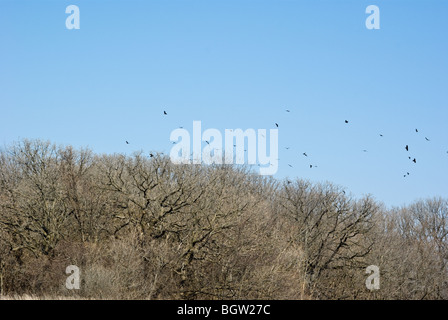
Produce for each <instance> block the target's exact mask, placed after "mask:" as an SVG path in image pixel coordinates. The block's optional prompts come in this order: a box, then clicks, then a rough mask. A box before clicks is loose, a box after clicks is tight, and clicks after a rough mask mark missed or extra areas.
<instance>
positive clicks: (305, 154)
mask: <svg viewBox="0 0 448 320" xmlns="http://www.w3.org/2000/svg"><path fill="white" fill-rule="evenodd" d="M286 112H288V113H289V112H291V110H289V109H286ZM163 115H164V116H167V115H168V113H167V112H166V111H165V110H164V111H163ZM344 123H345V124H348V123H349V121H348V120H344ZM274 124H275V127H276V128H278V127H279V124H278V123H277V122H275V123H274ZM179 128H183V127H179ZM415 132H416V133H418V132H419V131H418V129H417V128H416V129H415ZM379 136H380V137H383V134H381V133H380V134H379ZM425 140H426V141H431V140H430V139H429V138H428V137H425ZM205 142H206V143H207V144H210V142H209V141H205ZM172 143H173V144H175V143H176V142H172ZM126 144H130V143H129V141H127V140H126ZM233 146H234V147H236V145H233ZM404 148H405V150H406V151H407V152H409V145H406V146H405V147H404ZM285 149H286V150H289V149H290V147H285ZM244 151H247V150H244ZM362 151H363V152H368V150H365V149H364V150H362ZM446 153H447V154H448V151H446ZM161 154H163V153H161ZM302 155H303V156H304V157H308V154H307V153H306V152H303V153H302ZM149 156H150V157H151V158H153V157H154V154H153V153H150V154H149ZM277 160H279V159H277ZM408 160H411V161H412V162H413V163H414V164H415V163H417V159H416V158H415V157H411V156H408ZM288 166H289V167H291V168H293V166H292V165H291V164H288ZM317 167H318V166H317V165H315V164H310V165H309V168H310V169H312V168H317ZM409 175H410V173H409V172H406V173H405V174H404V175H403V177H407V176H409Z"/></svg>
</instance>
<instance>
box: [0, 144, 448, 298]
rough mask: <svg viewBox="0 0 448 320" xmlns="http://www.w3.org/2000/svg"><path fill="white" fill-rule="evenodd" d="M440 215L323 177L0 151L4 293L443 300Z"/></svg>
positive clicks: (139, 158) (443, 207) (443, 206)
mask: <svg viewBox="0 0 448 320" xmlns="http://www.w3.org/2000/svg"><path fill="white" fill-rule="evenodd" d="M447 217H448V201H447V200H446V199H440V198H434V199H428V200H420V201H418V202H416V203H414V204H412V205H410V206H407V207H403V208H396V209H392V210H386V209H385V207H384V206H383V205H382V204H381V203H378V202H376V201H375V200H374V199H372V198H371V197H364V198H362V199H353V198H352V197H351V196H350V195H349V194H348V192H347V193H346V191H345V190H343V189H342V188H340V187H337V186H334V185H332V184H330V183H324V184H315V183H311V182H308V181H304V180H300V179H297V180H294V181H290V180H284V181H278V180H275V179H272V178H266V177H261V176H258V175H256V174H254V173H253V172H251V171H250V170H249V169H247V168H242V167H235V166H229V165H219V166H213V165H212V166H205V165H204V166H202V165H174V164H172V163H171V162H170V159H169V158H168V157H166V156H163V155H161V154H155V155H152V154H151V155H149V154H145V153H138V154H134V155H133V156H125V155H121V154H114V155H98V154H94V153H92V152H91V151H89V150H87V149H80V150H75V149H74V148H72V147H70V146H62V147H61V146H56V145H53V144H51V143H49V142H43V141H39V140H33V141H28V140H23V141H20V142H18V143H15V144H13V145H11V146H9V147H7V148H6V149H4V150H2V151H1V152H0V290H1V291H0V294H1V295H8V296H13V295H23V294H33V295H39V296H75V297H80V298H81V297H82V298H95V299H447V298H448V270H447V265H446V263H447V259H448V241H447V240H448V239H447V235H448V224H447ZM69 265H76V266H78V267H79V269H80V270H81V288H80V289H79V290H68V289H67V288H66V287H65V281H66V278H67V276H68V275H67V274H66V273H65V271H66V267H67V266H69ZM370 265H375V266H378V267H379V270H380V288H379V289H378V290H369V289H367V287H366V279H367V277H368V276H369V274H367V273H366V267H367V266H370Z"/></svg>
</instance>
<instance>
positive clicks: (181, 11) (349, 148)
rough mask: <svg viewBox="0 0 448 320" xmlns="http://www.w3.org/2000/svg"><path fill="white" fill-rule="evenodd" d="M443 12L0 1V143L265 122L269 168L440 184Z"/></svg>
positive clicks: (445, 134) (386, 196)
mask: <svg viewBox="0 0 448 320" xmlns="http://www.w3.org/2000/svg"><path fill="white" fill-rule="evenodd" d="M71 4H75V5H77V6H78V7H79V9H80V18H81V22H80V23H81V28H80V29H79V30H68V29H66V27H65V20H66V18H67V17H68V14H66V13H65V8H66V7H67V6H68V5H71ZM371 4H374V5H377V6H378V7H379V9H380V16H381V20H380V22H381V25H380V26H381V29H380V30H368V29H367V28H366V27H365V20H366V18H367V16H368V14H366V13H365V9H366V7H367V6H368V5H371ZM447 15H448V2H446V1H436V0H430V1H428V0H425V1H423V0H421V1H404V0H401V1H400V0H396V1H380V0H374V1H363V0H353V1H334V0H332V1H323V0H317V1H311V0H309V1H298V0H290V1H285V0H257V1H255V0H225V1H224V0H213V1H210V0H207V1H205V0H202V1H197V0H182V1H180V0H177V1H173V0H166V1H161V0H157V1H154V0H152V1H137V0H129V1H113V0H111V1H100V0H89V1H82V0H72V1H62V0H58V1H31V0H29V1H24V0H13V1H9V0H0V46H1V47H0V48H1V50H0V87H1V88H2V89H1V91H0V108H1V115H2V117H1V125H0V144H2V145H8V144H10V143H12V142H14V141H17V140H18V139H21V138H40V139H45V140H51V141H53V142H55V143H58V144H71V145H74V146H76V147H81V146H87V147H90V148H91V149H93V150H94V151H96V152H99V153H103V152H104V153H114V152H117V153H127V154H131V153H132V152H133V151H136V150H144V151H150V150H152V151H162V152H169V150H170V148H171V143H170V141H169V136H170V133H171V131H172V130H174V129H176V128H177V127H179V126H183V127H184V128H186V129H187V130H191V128H192V124H193V121H194V120H200V121H202V127H203V130H205V129H207V128H217V129H219V130H222V132H224V129H226V128H227V129H230V128H233V129H235V128H241V129H247V128H254V129H270V128H274V127H275V125H274V123H278V124H279V128H278V129H279V158H280V162H279V170H278V173H277V174H276V175H275V177H278V178H284V177H290V178H293V177H300V178H304V179H309V180H311V181H315V182H322V181H330V182H333V183H335V184H337V185H341V186H343V187H346V188H347V190H349V191H351V192H352V193H353V195H354V196H355V197H360V196H362V195H364V194H372V195H373V196H374V197H375V198H376V199H377V200H380V201H383V202H384V203H385V204H386V205H388V206H394V205H402V204H406V203H411V202H412V201H414V200H417V199H419V198H426V197H432V196H444V197H448V187H447V181H448V153H447V151H448V126H447V119H448V104H447V98H448V97H447V96H448V90H447V84H448V81H447V78H446V76H447V74H448V38H447V31H448V19H447ZM286 109H289V110H291V112H289V113H287V112H286V111H285V110H286ZM164 110H166V111H167V112H168V115H167V116H164V115H163V111H164ZM344 120H348V121H349V123H348V124H345V122H344ZM416 128H418V130H419V132H418V133H417V132H415V129H416ZM380 134H382V135H383V137H380ZM425 137H428V138H429V139H430V141H426V140H425ZM126 140H128V141H129V142H130V144H129V145H127V144H126V143H125V141H126ZM405 145H409V148H410V151H409V152H406V150H405ZM286 147H289V149H286ZM363 150H367V151H368V152H363ZM303 152H306V153H307V154H308V157H304V156H303V155H302V153H303ZM408 156H412V158H414V157H415V158H416V159H417V163H416V164H414V163H412V162H411V161H410V160H409V159H408ZM288 164H290V165H292V167H290V166H289V165H288ZM310 164H313V165H317V168H315V167H313V168H312V169H310V168H309V165H310ZM406 172H409V173H410V175H409V176H407V177H406V178H404V177H403V174H406Z"/></svg>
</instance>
